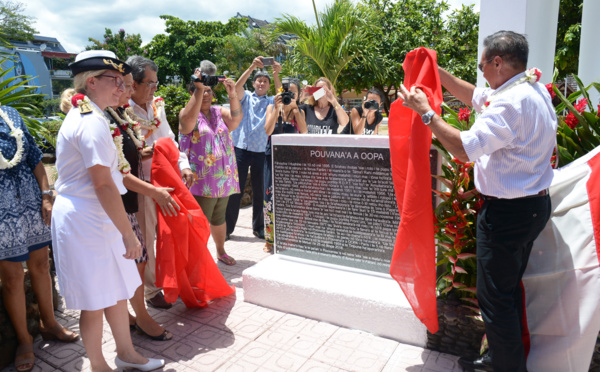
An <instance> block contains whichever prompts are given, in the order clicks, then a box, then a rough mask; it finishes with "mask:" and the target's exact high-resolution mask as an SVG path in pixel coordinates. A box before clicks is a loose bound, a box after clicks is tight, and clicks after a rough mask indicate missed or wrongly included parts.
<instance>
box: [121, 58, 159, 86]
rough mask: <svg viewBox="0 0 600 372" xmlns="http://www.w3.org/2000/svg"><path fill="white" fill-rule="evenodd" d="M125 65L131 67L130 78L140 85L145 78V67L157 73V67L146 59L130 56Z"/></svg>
mask: <svg viewBox="0 0 600 372" xmlns="http://www.w3.org/2000/svg"><path fill="white" fill-rule="evenodd" d="M125 63H127V64H128V65H129V66H131V68H132V71H131V76H132V77H133V80H134V81H135V82H136V83H141V82H142V80H144V78H145V77H146V67H150V69H151V70H152V71H154V72H158V66H157V65H156V63H154V61H152V60H151V59H148V58H144V57H142V56H131V57H129V58H127V62H125Z"/></svg>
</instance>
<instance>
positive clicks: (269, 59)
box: [261, 57, 275, 66]
mask: <svg viewBox="0 0 600 372" xmlns="http://www.w3.org/2000/svg"><path fill="white" fill-rule="evenodd" d="M261 61H262V63H263V66H273V62H274V61H275V58H273V57H266V58H263V59H262V60H261Z"/></svg>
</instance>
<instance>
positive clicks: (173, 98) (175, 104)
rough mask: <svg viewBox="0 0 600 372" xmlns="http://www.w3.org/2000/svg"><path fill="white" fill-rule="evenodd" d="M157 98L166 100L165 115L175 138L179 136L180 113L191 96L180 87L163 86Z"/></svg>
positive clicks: (157, 93) (157, 92)
mask: <svg viewBox="0 0 600 372" xmlns="http://www.w3.org/2000/svg"><path fill="white" fill-rule="evenodd" d="M155 95H156V96H159V97H162V98H163V99H164V100H165V113H166V114H167V121H168V122H169V125H170V126H171V130H172V131H173V133H175V137H178V136H179V111H181V109H183V108H184V107H185V105H186V104H187V103H188V101H189V100H190V94H189V93H188V92H187V91H186V90H185V89H184V88H182V87H180V86H178V85H161V86H160V88H159V89H158V91H156V94H155Z"/></svg>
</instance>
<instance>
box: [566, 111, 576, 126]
mask: <svg viewBox="0 0 600 372" xmlns="http://www.w3.org/2000/svg"><path fill="white" fill-rule="evenodd" d="M565 123H566V124H567V125H568V126H569V128H571V129H573V128H575V127H576V126H577V124H579V120H577V118H576V117H575V115H574V114H573V113H572V112H569V115H567V117H566V118H565Z"/></svg>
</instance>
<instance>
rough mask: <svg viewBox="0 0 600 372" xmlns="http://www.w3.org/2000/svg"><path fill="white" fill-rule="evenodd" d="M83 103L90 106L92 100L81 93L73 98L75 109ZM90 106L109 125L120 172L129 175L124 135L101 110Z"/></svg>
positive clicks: (72, 102) (129, 169) (129, 167)
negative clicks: (124, 150)
mask: <svg viewBox="0 0 600 372" xmlns="http://www.w3.org/2000/svg"><path fill="white" fill-rule="evenodd" d="M82 103H87V104H90V99H89V98H88V97H87V96H85V95H83V94H81V93H78V94H76V95H74V96H73V97H71V104H72V105H73V107H77V106H79V105H81V104H82ZM90 106H91V107H92V109H93V110H94V111H96V113H97V114H98V115H100V117H101V118H102V119H103V121H104V122H105V123H106V124H107V125H108V129H109V131H110V134H111V136H112V138H113V142H114V143H115V146H116V147H117V156H118V158H119V171H120V172H121V174H123V175H126V174H127V173H129V172H130V171H131V166H130V165H129V162H128V161H127V159H125V155H124V154H123V135H122V134H121V131H120V130H119V127H118V126H117V125H116V124H114V123H110V122H109V121H108V120H107V119H106V116H104V114H103V113H102V112H100V110H98V109H97V108H96V106H94V105H90Z"/></svg>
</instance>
